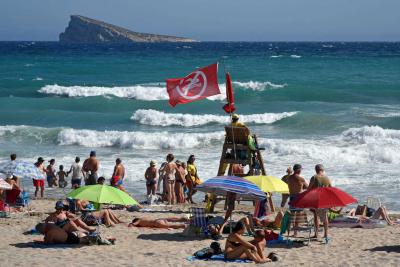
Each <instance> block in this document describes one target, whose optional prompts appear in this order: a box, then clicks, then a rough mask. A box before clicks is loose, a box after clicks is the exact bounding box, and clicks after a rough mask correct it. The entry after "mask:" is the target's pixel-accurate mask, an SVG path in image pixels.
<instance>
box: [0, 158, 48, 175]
mask: <svg viewBox="0 0 400 267" xmlns="http://www.w3.org/2000/svg"><path fill="white" fill-rule="evenodd" d="M0 172H2V173H5V174H11V175H14V176H17V177H20V178H26V179H45V178H46V177H45V176H44V174H43V173H42V172H41V171H40V170H39V169H38V168H37V167H36V166H35V164H33V163H31V162H25V161H10V162H7V163H6V164H3V165H2V166H0Z"/></svg>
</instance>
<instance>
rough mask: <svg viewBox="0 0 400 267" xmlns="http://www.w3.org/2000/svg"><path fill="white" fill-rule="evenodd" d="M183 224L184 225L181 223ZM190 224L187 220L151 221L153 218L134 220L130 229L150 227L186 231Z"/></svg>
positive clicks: (167, 219) (166, 219)
mask: <svg viewBox="0 0 400 267" xmlns="http://www.w3.org/2000/svg"><path fill="white" fill-rule="evenodd" d="M179 222H182V223H179ZM183 222H186V223H187V222H188V219H186V218H164V219H151V218H145V217H143V218H138V217H136V218H133V220H132V222H131V223H130V224H129V225H128V227H149V228H164V229H167V228H172V229H184V228H186V224H184V223H183Z"/></svg>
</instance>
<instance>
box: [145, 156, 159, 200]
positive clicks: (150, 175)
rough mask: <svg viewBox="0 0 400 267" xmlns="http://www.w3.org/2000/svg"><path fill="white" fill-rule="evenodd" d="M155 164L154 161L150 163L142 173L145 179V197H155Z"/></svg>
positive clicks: (156, 174)
mask: <svg viewBox="0 0 400 267" xmlns="http://www.w3.org/2000/svg"><path fill="white" fill-rule="evenodd" d="M156 166H157V162H156V161H155V160H152V161H150V166H149V167H148V168H147V169H146V172H145V173H144V178H145V179H146V189H147V196H150V195H155V194H156V191H157V178H158V171H157V167H156Z"/></svg>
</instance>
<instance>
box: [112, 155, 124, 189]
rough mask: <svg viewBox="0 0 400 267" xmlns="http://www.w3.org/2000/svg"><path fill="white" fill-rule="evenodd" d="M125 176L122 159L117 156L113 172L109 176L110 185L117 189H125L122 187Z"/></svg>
mask: <svg viewBox="0 0 400 267" xmlns="http://www.w3.org/2000/svg"><path fill="white" fill-rule="evenodd" d="M124 178H125V167H124V165H122V160H121V159H120V158H117V159H116V160H115V167H114V172H113V174H112V177H111V185H112V186H114V187H116V188H118V189H119V190H122V191H125V189H124V188H123V187H122V183H123V179H124Z"/></svg>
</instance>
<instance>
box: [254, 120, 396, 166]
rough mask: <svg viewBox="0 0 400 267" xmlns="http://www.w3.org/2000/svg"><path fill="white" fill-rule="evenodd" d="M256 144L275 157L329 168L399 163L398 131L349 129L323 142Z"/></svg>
mask: <svg viewBox="0 0 400 267" xmlns="http://www.w3.org/2000/svg"><path fill="white" fill-rule="evenodd" d="M260 144H261V145H262V146H265V147H266V149H267V151H268V153H272V154H274V156H276V157H287V158H288V159H289V160H290V159H298V158H303V159H305V160H306V159H310V160H312V161H313V162H329V164H330V165H333V164H337V165H339V166H342V165H343V164H347V165H354V164H359V165H365V164H373V163H375V164H376V163H387V164H399V163H400V153H398V151H400V130H391V129H383V128H381V127H379V126H364V127H361V128H350V129H348V130H346V131H344V132H342V133H341V134H340V135H338V136H333V137H329V138H323V139H265V138H261V140H260Z"/></svg>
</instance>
